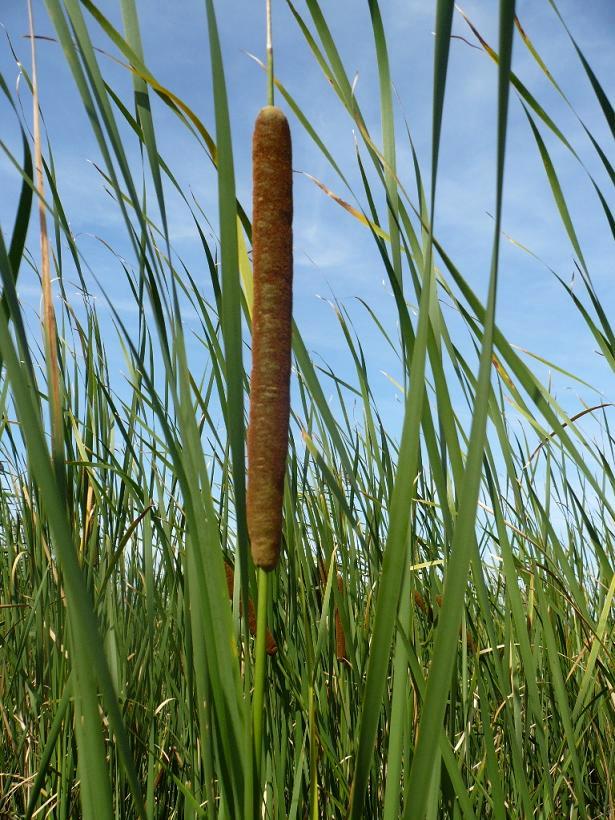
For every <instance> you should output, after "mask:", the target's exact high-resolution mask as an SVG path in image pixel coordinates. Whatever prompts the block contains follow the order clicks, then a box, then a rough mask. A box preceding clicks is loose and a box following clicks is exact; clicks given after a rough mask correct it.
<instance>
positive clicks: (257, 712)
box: [252, 569, 269, 781]
mask: <svg viewBox="0 0 615 820" xmlns="http://www.w3.org/2000/svg"><path fill="white" fill-rule="evenodd" d="M268 580H269V576H268V575H267V573H266V572H265V571H264V570H262V569H259V571H258V610H257V615H256V651H255V654H256V661H255V669H254V697H253V700H252V725H253V728H254V751H255V756H256V776H257V778H258V780H259V781H260V777H261V766H262V756H263V710H264V703H265V647H266V639H267V587H268Z"/></svg>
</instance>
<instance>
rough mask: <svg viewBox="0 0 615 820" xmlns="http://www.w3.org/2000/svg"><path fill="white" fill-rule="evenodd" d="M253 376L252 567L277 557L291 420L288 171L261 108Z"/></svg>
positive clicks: (281, 137) (270, 116)
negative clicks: (289, 423) (253, 564)
mask: <svg viewBox="0 0 615 820" xmlns="http://www.w3.org/2000/svg"><path fill="white" fill-rule="evenodd" d="M252 163H253V165H252V168H253V209H252V210H253V212H252V259H253V265H254V305H253V311H252V374H251V378H250V424H249V427H248V494H247V517H248V532H249V535H250V543H251V548H252V558H253V560H254V563H255V564H256V566H257V567H262V568H263V569H265V570H272V569H273V568H274V567H275V566H276V564H277V563H278V560H279V557H280V541H281V537H282V501H283V496H284V473H285V467H286V455H287V451H288V422H289V417H290V364H291V340H292V270H293V253H292V217H293V200H292V168H291V143H290V130H289V127H288V121H287V119H286V117H285V115H284V113H283V112H282V111H281V110H280V109H279V108H277V107H275V106H272V105H269V106H266V107H265V108H263V109H262V110H261V111H260V112H259V114H258V116H257V118H256V124H255V126H254V136H253V141H252Z"/></svg>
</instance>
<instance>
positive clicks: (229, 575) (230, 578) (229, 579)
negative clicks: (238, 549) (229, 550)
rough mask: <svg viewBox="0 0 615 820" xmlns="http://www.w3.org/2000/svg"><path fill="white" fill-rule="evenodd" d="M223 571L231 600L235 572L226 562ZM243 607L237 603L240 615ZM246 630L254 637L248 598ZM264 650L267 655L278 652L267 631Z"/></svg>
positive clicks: (252, 616)
mask: <svg viewBox="0 0 615 820" xmlns="http://www.w3.org/2000/svg"><path fill="white" fill-rule="evenodd" d="M224 571H225V572H226V587H227V589H228V597H229V598H230V599H231V601H232V600H233V589H234V586H235V572H234V570H233V567H232V566H231V565H230V564H227V562H226V561H225V562H224ZM242 611H243V607H242V605H241V602H240V603H239V612H240V613H242ZM248 628H249V630H250V635H256V610H255V609H254V603H253V601H252V598H248ZM265 650H266V652H267V654H268V655H275V653H276V652H277V651H278V645H277V644H276V642H275V638H274V637H273V635H272V634H271V632H270V631H269V630H267V634H266V636H265Z"/></svg>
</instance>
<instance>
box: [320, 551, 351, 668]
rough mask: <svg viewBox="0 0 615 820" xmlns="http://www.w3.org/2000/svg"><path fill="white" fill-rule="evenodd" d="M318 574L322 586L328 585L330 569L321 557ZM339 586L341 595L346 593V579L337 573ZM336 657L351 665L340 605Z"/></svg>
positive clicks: (337, 620) (337, 609)
mask: <svg viewBox="0 0 615 820" xmlns="http://www.w3.org/2000/svg"><path fill="white" fill-rule="evenodd" d="M318 574H319V575H320V585H321V587H323V588H324V587H326V586H327V576H328V574H329V571H328V569H327V565H326V563H325V562H324V561H323V560H322V559H321V560H320V561H319V562H318ZM337 588H338V591H339V593H340V596H343V595H344V579H343V578H342V576H341V575H340V573H339V572H338V573H337ZM335 657H336V658H337V659H338V661H341V662H343V663H345V664H347V665H348V666H350V661H349V660H348V657H347V655H346V634H345V632H344V624H343V623H342V616H341V615H340V611H339V607H337V606H336V607H335Z"/></svg>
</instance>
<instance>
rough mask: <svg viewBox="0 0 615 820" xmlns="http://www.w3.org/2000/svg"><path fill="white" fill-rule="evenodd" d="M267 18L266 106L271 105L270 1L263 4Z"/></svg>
mask: <svg viewBox="0 0 615 820" xmlns="http://www.w3.org/2000/svg"><path fill="white" fill-rule="evenodd" d="M265 13H266V17H267V105H273V35H272V25H271V0H266V2H265Z"/></svg>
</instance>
